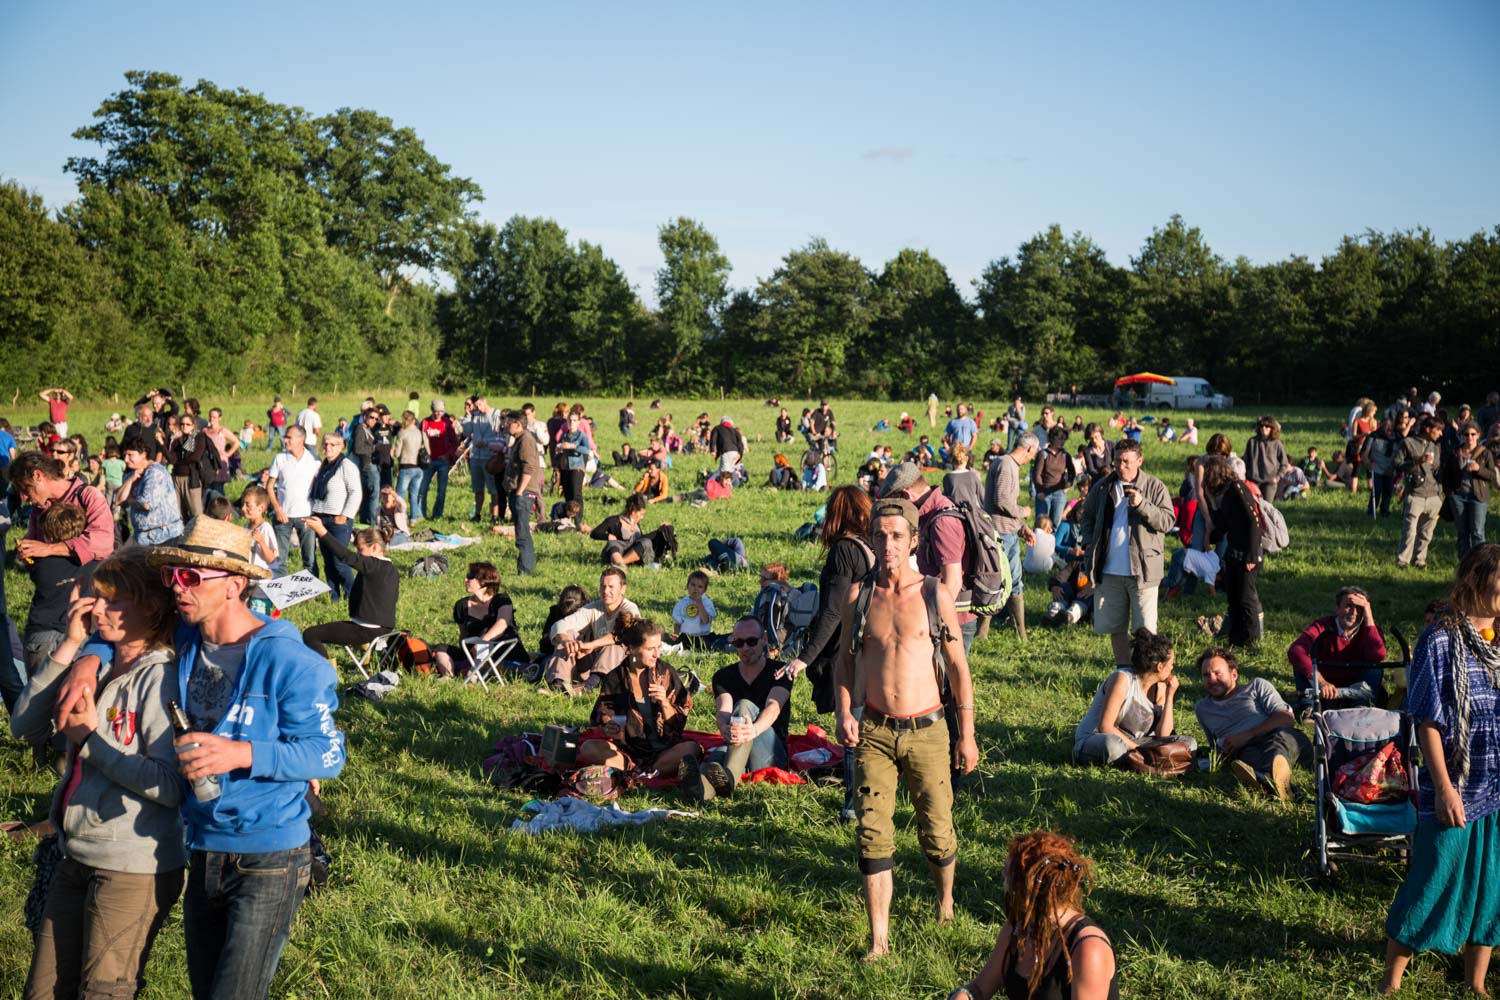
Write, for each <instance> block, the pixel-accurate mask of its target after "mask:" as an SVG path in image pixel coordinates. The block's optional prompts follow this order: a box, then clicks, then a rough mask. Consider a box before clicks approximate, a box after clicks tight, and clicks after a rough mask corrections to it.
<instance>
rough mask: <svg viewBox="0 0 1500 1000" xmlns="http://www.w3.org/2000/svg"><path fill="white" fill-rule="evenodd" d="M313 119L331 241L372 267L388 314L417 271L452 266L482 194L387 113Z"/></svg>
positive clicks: (344, 112) (314, 170) (318, 180)
mask: <svg viewBox="0 0 1500 1000" xmlns="http://www.w3.org/2000/svg"><path fill="white" fill-rule="evenodd" d="M314 124H315V126H316V129H317V135H318V139H319V141H318V143H317V144H316V145H315V146H314V154H313V157H312V161H311V163H310V170H311V180H312V183H313V184H314V185H315V187H316V188H317V189H318V190H319V191H320V192H321V194H322V195H323V198H324V200H325V202H326V218H327V223H326V226H325V233H326V235H327V239H328V244H329V245H330V246H332V247H333V248H335V249H337V250H341V251H343V252H344V253H347V254H349V255H350V256H352V257H354V258H355V259H357V260H361V261H364V262H365V263H366V264H368V265H369V266H370V267H371V268H373V269H374V271H375V273H376V274H377V275H378V276H379V278H380V283H381V286H382V287H383V288H384V290H385V296H386V304H385V312H386V315H387V316H390V315H391V314H392V311H393V309H394V307H395V301H396V297H397V296H398V295H400V294H401V292H402V291H403V290H404V289H406V288H409V287H410V286H411V282H412V278H413V276H414V275H415V274H416V273H417V272H419V271H424V270H425V271H436V270H445V271H446V270H451V268H452V266H453V264H454V263H455V262H456V254H457V252H458V248H459V246H460V244H461V241H462V238H463V226H464V223H465V221H466V220H467V219H468V218H469V216H470V205H471V204H472V203H473V202H475V201H479V200H481V198H482V197H483V196H482V195H481V193H480V190H479V186H478V185H477V184H475V183H474V182H473V181H471V180H469V179H468V178H465V177H457V176H454V175H453V173H452V171H451V168H449V166H448V165H447V164H446V163H442V162H441V161H439V160H438V159H437V157H435V156H433V155H432V154H431V153H430V152H428V151H427V147H426V146H425V145H424V144H423V143H422V140H421V139H419V138H418V137H417V134H416V133H415V132H413V131H412V130H411V129H409V128H397V127H396V126H395V125H394V124H393V123H392V122H391V120H390V119H389V118H386V117H384V116H383V115H379V114H376V113H375V112H373V111H368V110H363V109H351V108H340V109H339V110H338V111H336V112H334V113H333V114H331V115H326V116H324V117H322V118H319V119H318V120H317V121H316V122H315V123H314Z"/></svg>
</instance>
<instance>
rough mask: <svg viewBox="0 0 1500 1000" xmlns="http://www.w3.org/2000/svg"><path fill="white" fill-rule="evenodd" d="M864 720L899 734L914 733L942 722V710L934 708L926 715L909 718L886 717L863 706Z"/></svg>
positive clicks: (882, 713)
mask: <svg viewBox="0 0 1500 1000" xmlns="http://www.w3.org/2000/svg"><path fill="white" fill-rule="evenodd" d="M864 718H866V719H868V720H869V721H870V722H872V723H874V724H875V725H877V726H881V725H884V726H890V727H891V728H892V729H894V730H896V731H898V732H900V731H903V730H904V731H906V732H916V731H917V730H918V729H926V728H927V727H928V726H930V725H932V724H933V723H934V722H942V721H943V710H942V709H941V708H935V709H933V710H932V711H930V712H928V713H927V714H926V715H913V716H909V717H902V716H892V715H886V714H885V713H884V712H879V711H876V710H875V709H873V708H871V707H870V706H868V705H866V706H865V714H864Z"/></svg>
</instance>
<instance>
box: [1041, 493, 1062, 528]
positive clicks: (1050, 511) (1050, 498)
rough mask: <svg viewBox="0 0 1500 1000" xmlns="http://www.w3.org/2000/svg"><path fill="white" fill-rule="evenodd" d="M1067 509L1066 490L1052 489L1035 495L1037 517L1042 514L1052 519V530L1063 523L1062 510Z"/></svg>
mask: <svg viewBox="0 0 1500 1000" xmlns="http://www.w3.org/2000/svg"><path fill="white" fill-rule="evenodd" d="M1067 509H1068V491H1067V490H1052V491H1051V492H1049V493H1038V494H1037V496H1036V516H1037V518H1038V519H1040V518H1042V517H1043V516H1044V515H1045V516H1046V517H1050V518H1051V519H1052V530H1053V531H1056V530H1057V526H1058V525H1059V524H1062V523H1063V512H1064V511H1066V510H1067Z"/></svg>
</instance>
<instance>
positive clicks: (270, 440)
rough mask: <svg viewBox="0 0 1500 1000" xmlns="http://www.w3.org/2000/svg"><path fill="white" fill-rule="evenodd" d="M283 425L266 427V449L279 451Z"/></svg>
mask: <svg viewBox="0 0 1500 1000" xmlns="http://www.w3.org/2000/svg"><path fill="white" fill-rule="evenodd" d="M283 430H285V428H283V427H267V428H266V451H280V450H281V446H282V437H281V432H282V431H283Z"/></svg>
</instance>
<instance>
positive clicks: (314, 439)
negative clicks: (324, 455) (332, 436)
mask: <svg viewBox="0 0 1500 1000" xmlns="http://www.w3.org/2000/svg"><path fill="white" fill-rule="evenodd" d="M293 422H294V423H295V424H296V425H297V426H298V427H300V428H302V429H303V430H304V431H306V432H307V444H308V446H309V447H313V446H316V445H317V443H318V435H319V434H322V433H323V418H322V417H320V416H318V411H317V410H314V409H313V408H312V407H310V406H304V407H303V408H302V409H301V410H300V411H298V413H297V419H296V420H295V421H293Z"/></svg>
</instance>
